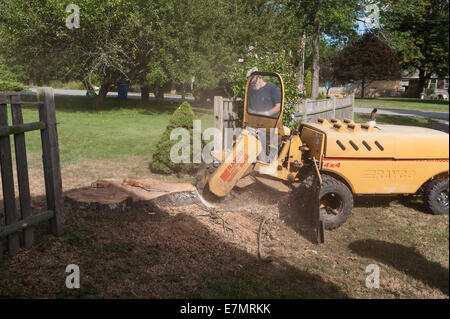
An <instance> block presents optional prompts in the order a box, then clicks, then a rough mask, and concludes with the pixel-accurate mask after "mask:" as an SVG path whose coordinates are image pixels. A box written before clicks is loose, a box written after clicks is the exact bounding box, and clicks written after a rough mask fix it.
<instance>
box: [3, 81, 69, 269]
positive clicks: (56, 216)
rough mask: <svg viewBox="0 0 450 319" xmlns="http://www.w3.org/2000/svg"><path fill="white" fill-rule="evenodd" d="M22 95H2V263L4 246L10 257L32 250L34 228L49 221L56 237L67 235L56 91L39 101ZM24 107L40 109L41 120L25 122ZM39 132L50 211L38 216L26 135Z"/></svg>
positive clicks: (44, 92)
mask: <svg viewBox="0 0 450 319" xmlns="http://www.w3.org/2000/svg"><path fill="white" fill-rule="evenodd" d="M21 96H23V95H20V94H18V93H6V92H0V154H1V156H0V166H1V178H2V191H3V207H4V223H3V221H2V219H1V218H0V260H1V259H2V255H3V251H4V249H3V245H4V244H5V245H6V248H7V250H8V254H9V255H10V256H13V255H15V254H17V252H18V251H19V249H20V247H21V246H22V247H25V248H28V247H30V246H31V245H32V244H33V243H34V229H33V226H36V225H37V224H38V223H41V222H42V221H45V220H48V221H49V223H50V230H51V232H52V233H53V234H54V235H57V236H60V235H62V234H63V223H64V211H63V196H62V182H61V168H60V162H59V146H58V134H57V129H56V115H55V100H54V95H53V90H52V89H51V88H42V89H40V90H39V92H38V100H39V101H37V102H25V101H21V100H20V97H21ZM8 105H10V107H11V115H12V119H11V120H12V125H9V120H8ZM22 105H36V106H38V109H39V121H38V122H32V123H23V116H22ZM35 130H40V131H41V144H42V160H43V166H44V180H45V193H46V199H47V211H45V212H41V213H38V214H33V212H32V205H31V204H32V203H31V194H30V183H29V176H28V163H27V153H26V143H25V133H26V132H30V131H35ZM11 135H12V136H13V139H14V151H15V158H16V170H17V182H18V189H19V204H20V205H19V207H20V209H18V208H17V206H16V195H15V185H14V173H13V163H12V162H13V161H12V151H11V140H10V136H11ZM3 224H4V225H3Z"/></svg>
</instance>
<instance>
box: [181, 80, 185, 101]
mask: <svg viewBox="0 0 450 319" xmlns="http://www.w3.org/2000/svg"><path fill="white" fill-rule="evenodd" d="M181 99H182V100H183V101H184V100H186V87H185V86H184V84H183V89H182V91H181Z"/></svg>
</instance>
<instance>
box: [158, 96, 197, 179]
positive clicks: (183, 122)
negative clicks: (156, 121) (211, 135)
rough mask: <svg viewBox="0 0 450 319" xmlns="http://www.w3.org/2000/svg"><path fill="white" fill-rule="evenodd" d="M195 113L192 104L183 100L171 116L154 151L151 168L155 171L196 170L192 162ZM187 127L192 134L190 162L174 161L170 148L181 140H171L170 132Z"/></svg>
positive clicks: (180, 171) (188, 171)
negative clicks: (171, 157)
mask: <svg viewBox="0 0 450 319" xmlns="http://www.w3.org/2000/svg"><path fill="white" fill-rule="evenodd" d="M195 119H196V118H195V114H194V112H193V111H192V108H191V105H190V104H189V103H187V102H183V103H182V104H181V105H180V106H179V107H178V108H177V109H176V110H175V112H173V114H172V116H171V117H170V120H169V124H168V125H167V127H166V130H165V131H164V133H163V134H162V135H161V138H160V140H159V142H158V144H157V145H156V149H155V152H154V153H153V159H152V163H151V164H150V168H151V170H152V172H154V173H163V174H171V173H191V172H193V170H194V165H193V164H192V144H193V142H192V132H193V120H195ZM176 128H185V129H187V130H188V131H189V134H190V141H189V142H190V147H189V149H190V155H189V156H190V163H174V162H172V160H171V159H170V150H171V149H172V146H174V145H175V144H176V143H178V142H179V141H180V140H181V137H179V139H178V140H170V133H171V132H172V130H173V129H176Z"/></svg>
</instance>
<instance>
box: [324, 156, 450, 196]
mask: <svg viewBox="0 0 450 319" xmlns="http://www.w3.org/2000/svg"><path fill="white" fill-rule="evenodd" d="M448 164H449V162H448V160H394V159H380V160H376V159H348V158H340V159H338V158H333V159H330V158H326V157H325V158H324V159H323V165H322V171H324V172H332V173H334V174H337V175H339V176H341V177H342V178H343V179H344V180H345V181H346V182H347V183H348V184H349V185H350V187H351V188H352V191H353V193H355V194H410V193H415V192H416V191H417V190H418V189H419V188H420V187H421V186H422V185H423V184H424V183H425V182H426V181H427V180H429V179H430V178H431V177H433V176H435V175H438V174H440V173H444V172H448V169H449V167H448Z"/></svg>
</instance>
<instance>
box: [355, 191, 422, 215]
mask: <svg viewBox="0 0 450 319" xmlns="http://www.w3.org/2000/svg"><path fill="white" fill-rule="evenodd" d="M421 198H422V197H421V196H412V195H410V196H402V195H397V196H396V195H391V196H389V195H364V196H355V197H354V207H360V208H371V207H386V208H387V207H389V206H390V204H391V203H392V202H394V201H398V202H399V203H400V204H402V205H403V206H405V207H408V208H411V209H414V210H417V211H419V212H422V213H424V214H428V213H429V212H428V208H427V207H426V205H425V204H424V203H423V201H422V200H419V199H421Z"/></svg>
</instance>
